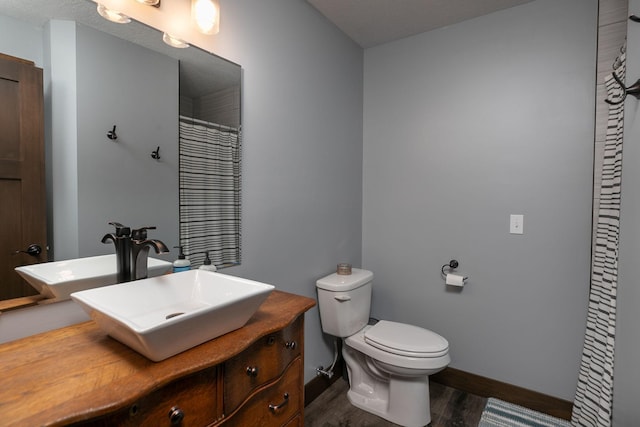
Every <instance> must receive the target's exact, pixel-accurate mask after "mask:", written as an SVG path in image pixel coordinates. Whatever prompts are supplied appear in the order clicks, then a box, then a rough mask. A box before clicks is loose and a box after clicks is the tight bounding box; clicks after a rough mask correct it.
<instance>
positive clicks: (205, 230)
mask: <svg viewBox="0 0 640 427" xmlns="http://www.w3.org/2000/svg"><path fill="white" fill-rule="evenodd" d="M240 141H241V138H240V130H239V129H236V128H232V127H228V126H223V125H218V124H215V123H211V122H206V121H202V120H198V119H193V118H190V117H186V116H180V173H179V176H180V246H183V247H184V252H185V254H186V255H187V256H188V258H189V259H190V260H191V268H197V267H198V266H200V265H202V263H203V261H204V258H205V252H209V258H210V259H211V262H212V264H214V265H215V266H216V267H217V268H222V267H228V266H231V265H237V264H240V260H241V251H240V243H241V240H240V230H241V229H240V214H241V212H240V207H241V206H240V201H241V200H240V181H241V175H240V157H241V143H240Z"/></svg>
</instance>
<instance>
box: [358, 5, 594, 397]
mask: <svg viewBox="0 0 640 427" xmlns="http://www.w3.org/2000/svg"><path fill="white" fill-rule="evenodd" d="M596 18H597V2H596V1H595V0H589V1H584V0H566V1H561V2H558V1H555V0H538V1H535V2H531V3H527V4H525V5H523V6H519V7H516V8H512V9H508V10H503V11H500V12H497V13H494V14H491V15H488V16H484V17H481V18H477V19H473V20H470V21H466V22H463V23H461V24H458V25H453V26H450V27H447V28H443V29H440V30H436V31H432V32H428V33H425V34H422V35H418V36H415V37H411V38H407V39H404V40H400V41H398V42H395V43H390V44H387V45H383V46H379V47H377V48H372V49H368V50H366V51H365V68H364V69H365V73H364V82H365V83H364V84H365V86H364V192H363V199H364V203H363V266H364V267H365V268H367V269H370V270H372V271H373V272H374V274H375V279H374V280H375V283H374V294H373V299H374V301H373V312H372V315H373V316H375V317H379V318H384V319H390V320H397V321H401V322H408V323H412V324H416V325H419V326H423V327H426V328H429V329H432V330H434V331H436V332H438V333H440V334H441V335H443V336H444V337H446V338H447V339H448V340H449V343H450V346H451V350H450V351H451V358H452V362H451V366H452V367H454V368H458V369H461V370H464V371H467V372H472V373H475V374H479V375H483V376H486V377H490V378H493V379H496V380H500V381H504V382H507V383H511V384H515V385H519V386H522V387H526V388H528V389H531V390H536V391H539V392H542V393H545V394H548V395H552V396H557V397H560V398H563V399H567V400H572V399H573V395H574V392H575V386H576V383H577V373H578V366H579V361H580V355H581V349H582V340H583V335H584V327H585V317H586V307H587V296H588V290H589V271H590V244H591V242H590V236H591V231H590V230H591V203H592V202H591V195H592V164H593V140H594V118H593V116H594V96H595V94H594V89H595V80H594V77H595V61H596V58H595V40H596V28H597V24H596ZM510 214H524V234H523V235H510V234H509V215H510ZM453 258H455V259H457V260H459V261H460V268H459V271H460V272H463V273H464V274H466V275H468V276H469V282H468V284H467V285H466V287H465V288H464V289H463V290H462V292H456V291H452V290H451V289H447V288H446V286H445V284H444V281H443V280H442V279H441V277H440V268H441V266H442V265H443V264H445V263H448V261H449V260H450V259H453Z"/></svg>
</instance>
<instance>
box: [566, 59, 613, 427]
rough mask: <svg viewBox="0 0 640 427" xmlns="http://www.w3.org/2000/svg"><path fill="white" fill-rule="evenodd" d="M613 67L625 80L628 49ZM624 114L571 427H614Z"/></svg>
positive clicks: (601, 214) (603, 193) (607, 156)
mask: <svg viewBox="0 0 640 427" xmlns="http://www.w3.org/2000/svg"><path fill="white" fill-rule="evenodd" d="M614 69H615V72H616V74H617V75H618V76H619V77H620V79H621V80H622V81H624V77H625V53H624V47H623V49H622V54H621V55H620V56H619V57H618V59H617V60H616V62H615V63H614ZM605 86H606V88H607V96H608V99H611V100H619V99H621V98H622V97H623V96H624V93H623V91H622V89H621V88H620V87H619V86H618V84H617V83H616V81H615V80H614V78H613V76H612V75H609V76H607V78H606V79H605ZM623 116H624V102H622V103H620V104H617V105H610V106H609V120H608V124H607V135H606V141H605V151H604V162H603V167H602V186H601V190H600V207H599V210H598V217H597V220H598V223H597V228H596V244H595V250H594V255H593V260H592V267H591V270H592V271H591V289H590V294H589V307H588V313H587V328H586V333H585V339H584V348H583V353H582V364H581V366H580V374H579V378H578V386H577V389H576V396H575V400H574V405H573V415H572V418H571V424H572V425H573V426H585V427H586V426H589V427H595V426H602V427H604V426H610V425H611V415H612V405H613V365H614V344H615V327H616V288H617V279H618V243H619V234H620V184H621V176H622V137H623Z"/></svg>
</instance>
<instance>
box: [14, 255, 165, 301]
mask: <svg viewBox="0 0 640 427" xmlns="http://www.w3.org/2000/svg"><path fill="white" fill-rule="evenodd" d="M171 266H172V264H171V263H170V262H167V261H163V260H160V259H156V258H151V257H149V261H148V263H147V270H148V275H149V277H153V276H159V275H161V274H164V273H166V272H168V271H169V270H171ZM15 270H16V272H18V274H19V275H20V276H22V278H23V279H24V280H26V281H27V282H28V283H29V284H30V285H31V286H33V287H34V288H35V289H36V290H37V291H38V292H39V293H40V294H42V295H44V296H45V297H47V298H55V299H59V300H62V299H68V298H69V295H71V294H72V293H73V292H78V291H83V290H85V289H92V288H97V287H100V286H106V285H113V284H115V283H117V282H118V280H117V277H118V266H117V261H116V255H115V254H110V255H100V256H92V257H87V258H76V259H70V260H66V261H53V262H43V263H41V264H32V265H23V266H21V267H16V268H15Z"/></svg>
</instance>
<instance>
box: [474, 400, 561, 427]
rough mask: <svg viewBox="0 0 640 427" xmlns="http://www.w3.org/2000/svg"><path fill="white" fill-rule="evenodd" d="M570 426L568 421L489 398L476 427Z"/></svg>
mask: <svg viewBox="0 0 640 427" xmlns="http://www.w3.org/2000/svg"><path fill="white" fill-rule="evenodd" d="M570 425H571V424H570V423H569V421H566V420H562V419H560V418H555V417H552V416H550V415H546V414H542V413H540V412H536V411H533V410H531V409H527V408H523V407H522V406H518V405H514V404H512V403H507V402H504V401H502V400H499V399H495V398H493V397H491V398H489V400H488V401H487V406H485V407H484V411H482V417H481V418H480V424H478V427H569V426H570Z"/></svg>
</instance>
